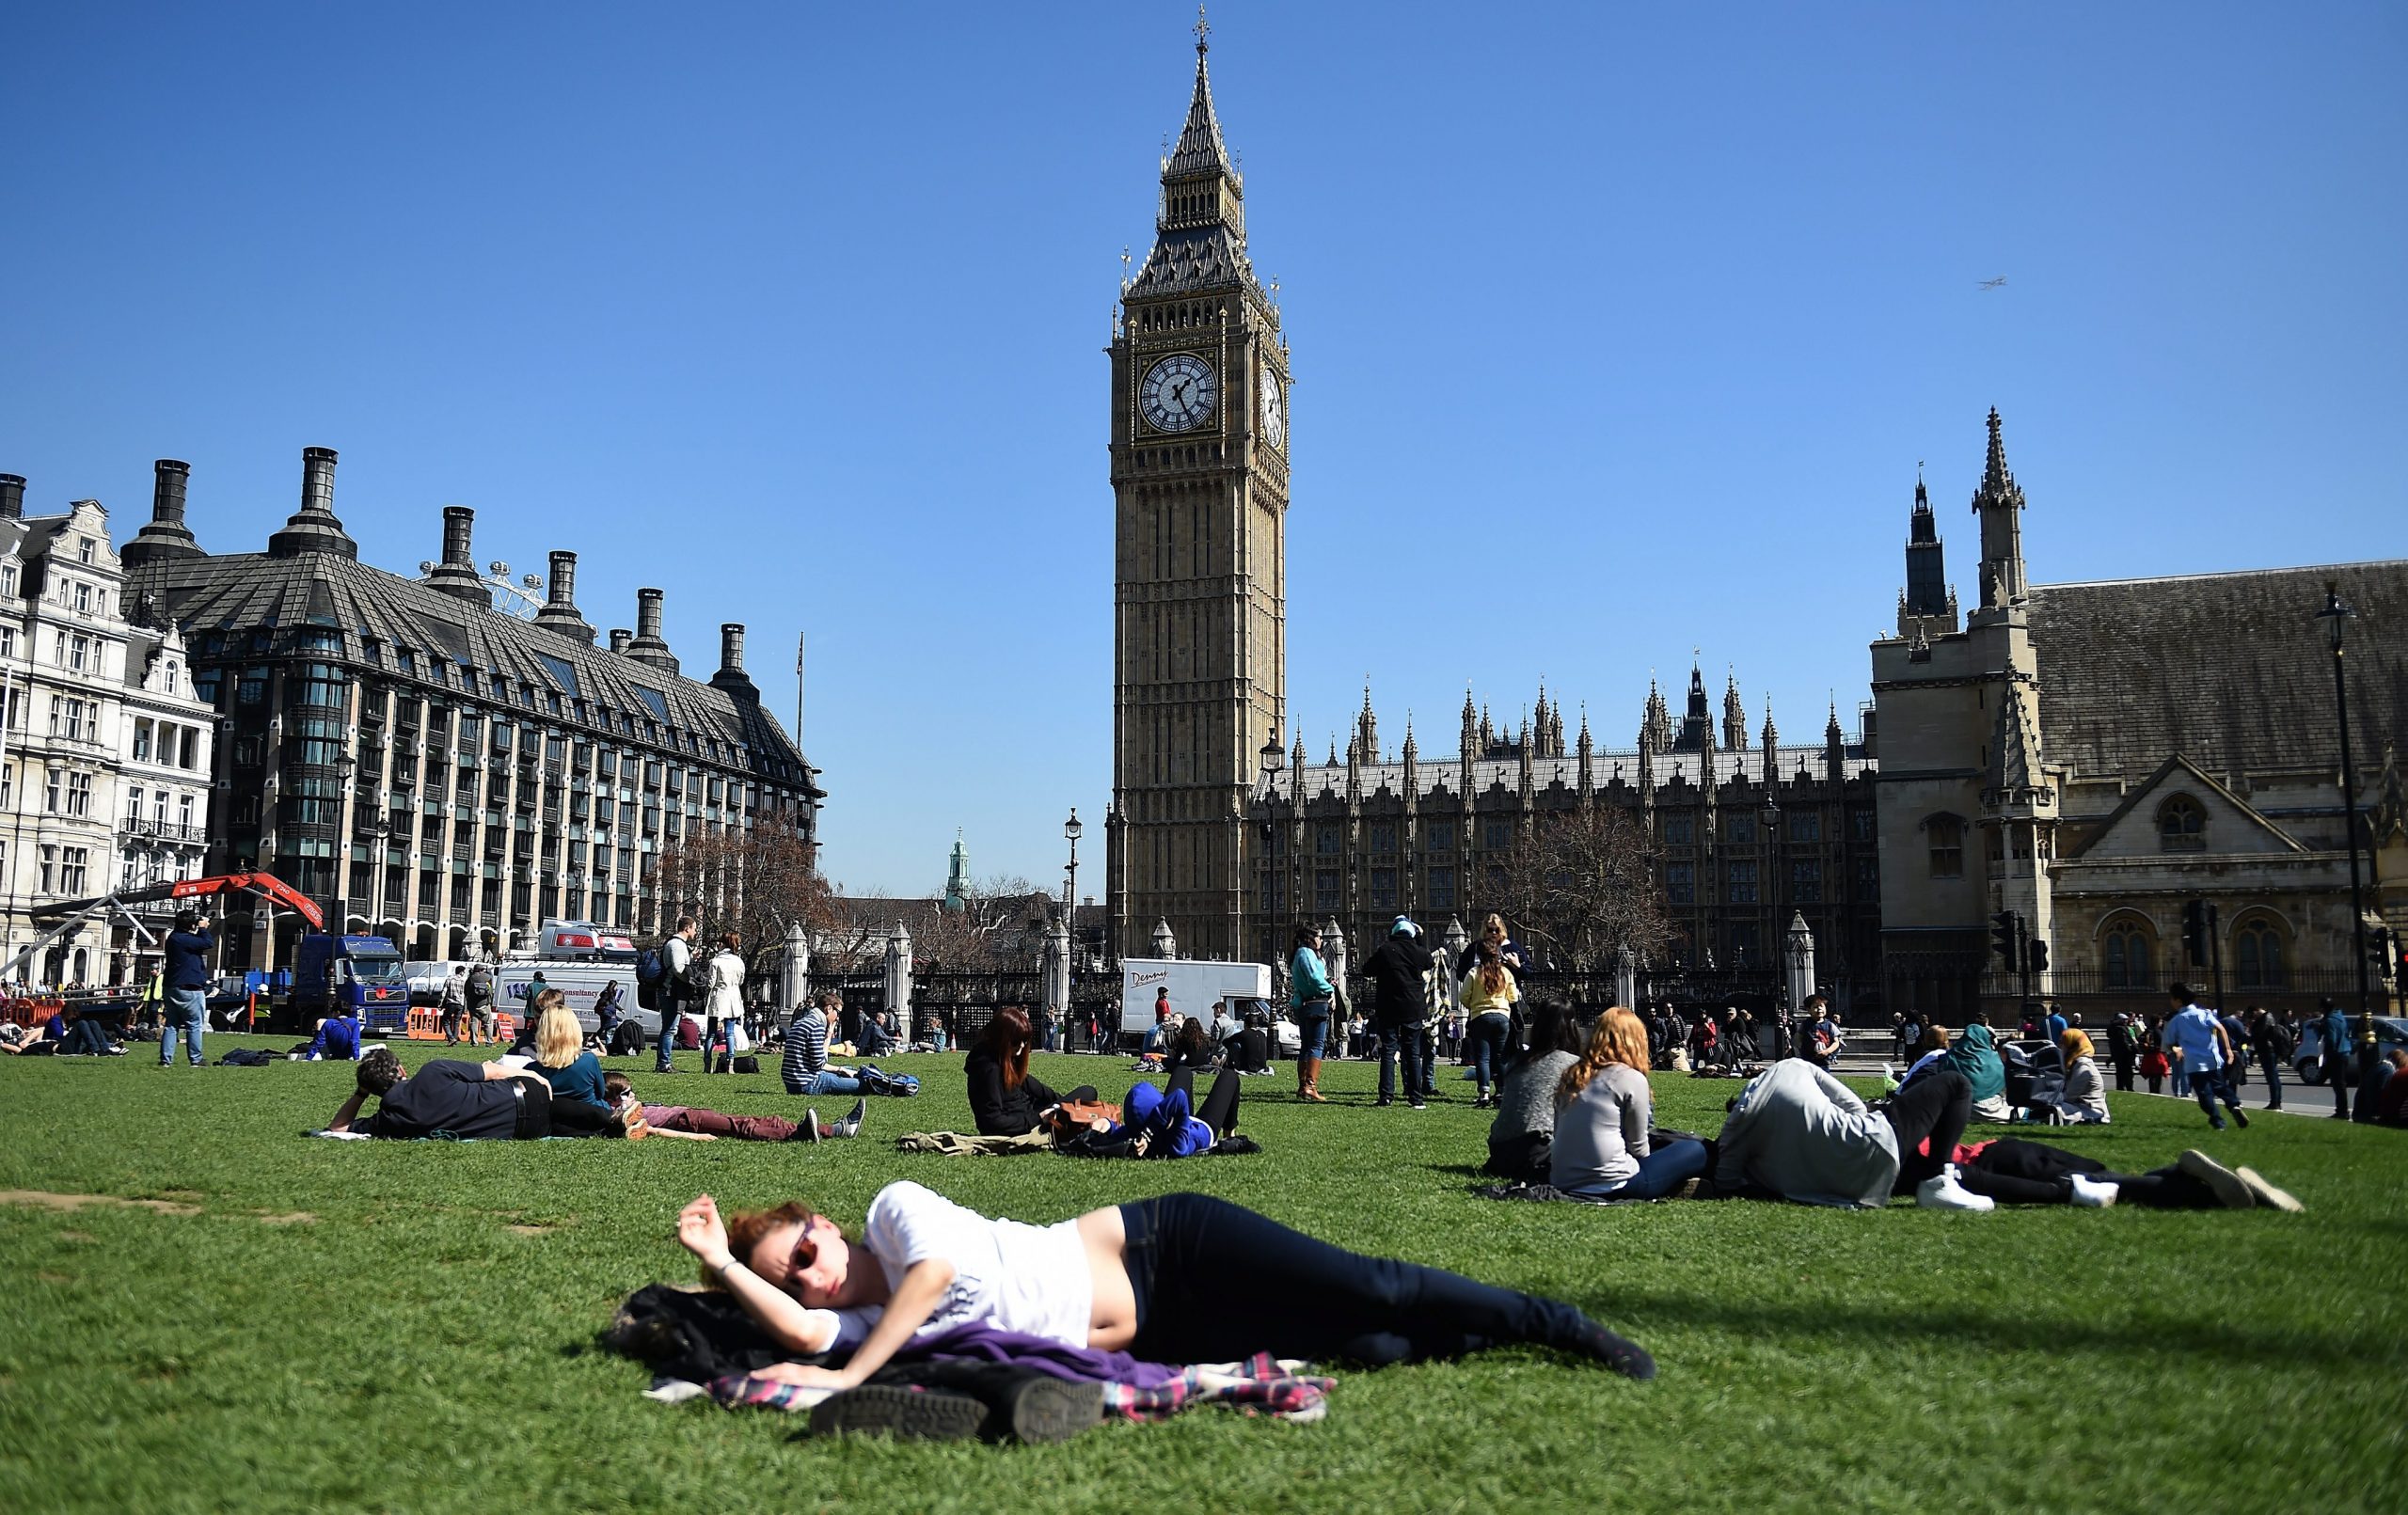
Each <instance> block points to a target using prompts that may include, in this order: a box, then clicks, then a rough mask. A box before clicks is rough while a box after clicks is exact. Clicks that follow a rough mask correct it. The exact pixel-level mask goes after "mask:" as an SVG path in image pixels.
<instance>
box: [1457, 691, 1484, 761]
mask: <svg viewBox="0 0 2408 1515" xmlns="http://www.w3.org/2000/svg"><path fill="white" fill-rule="evenodd" d="M1479 744H1480V712H1479V711H1478V710H1477V709H1475V708H1474V707H1473V705H1472V702H1471V686H1469V685H1465V686H1464V734H1463V746H1461V747H1459V748H1457V749H1455V750H1456V751H1457V752H1458V753H1459V754H1461V755H1462V757H1463V760H1464V761H1465V762H1466V763H1468V762H1470V761H1471V760H1472V759H1473V758H1475V757H1478V756H1479V755H1480V751H1479Z"/></svg>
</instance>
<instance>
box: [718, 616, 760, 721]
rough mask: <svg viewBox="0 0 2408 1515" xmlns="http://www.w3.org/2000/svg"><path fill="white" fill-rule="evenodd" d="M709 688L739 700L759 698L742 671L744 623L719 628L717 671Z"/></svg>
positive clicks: (755, 689) (731, 622)
mask: <svg viewBox="0 0 2408 1515" xmlns="http://www.w3.org/2000/svg"><path fill="white" fill-rule="evenodd" d="M711 687H712V688H714V689H723V690H725V691H726V692H727V693H728V694H729V695H731V696H733V697H735V698H737V699H739V700H753V701H756V702H757V701H758V700H759V699H760V698H761V691H760V690H759V689H757V688H754V687H753V680H752V679H751V677H750V676H748V675H747V674H746V673H745V671H744V623H742V622H740V621H730V622H726V623H723V624H721V626H720V628H719V671H718V672H716V673H714V674H712V675H711Z"/></svg>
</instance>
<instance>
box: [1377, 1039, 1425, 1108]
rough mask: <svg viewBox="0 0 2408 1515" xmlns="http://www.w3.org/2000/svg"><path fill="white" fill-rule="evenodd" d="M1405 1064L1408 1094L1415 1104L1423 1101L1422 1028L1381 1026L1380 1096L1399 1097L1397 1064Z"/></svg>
mask: <svg viewBox="0 0 2408 1515" xmlns="http://www.w3.org/2000/svg"><path fill="white" fill-rule="evenodd" d="M1400 1061H1402V1063H1403V1064H1404V1097H1405V1099H1406V1100H1407V1101H1409V1102H1410V1103H1413V1104H1417V1105H1418V1104H1419V1103H1421V1090H1422V1081H1421V1079H1422V1074H1421V1028H1420V1027H1419V1026H1383V1027H1381V1028H1380V1097H1381V1098H1382V1099H1393V1098H1395V1097H1396V1072H1397V1064H1398V1062H1400Z"/></svg>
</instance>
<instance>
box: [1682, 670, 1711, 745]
mask: <svg viewBox="0 0 2408 1515" xmlns="http://www.w3.org/2000/svg"><path fill="white" fill-rule="evenodd" d="M1713 745H1714V717H1713V714H1712V712H1711V711H1710V710H1709V709H1708V708H1707V705H1706V700H1705V671H1704V670H1703V669H1701V668H1699V667H1698V665H1697V663H1696V660H1695V659H1691V660H1690V663H1689V700H1688V705H1687V709H1686V710H1685V711H1684V712H1683V713H1682V716H1681V729H1680V732H1679V733H1678V734H1676V735H1675V736H1673V738H1672V748H1673V750H1675V751H1679V752H1700V751H1703V750H1706V749H1708V748H1710V747H1712V746H1713Z"/></svg>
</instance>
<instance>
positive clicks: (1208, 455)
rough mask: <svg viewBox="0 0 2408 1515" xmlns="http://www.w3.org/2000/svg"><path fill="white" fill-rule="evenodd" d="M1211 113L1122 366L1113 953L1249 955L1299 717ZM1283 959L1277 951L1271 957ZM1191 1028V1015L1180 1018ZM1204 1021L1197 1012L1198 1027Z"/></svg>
mask: <svg viewBox="0 0 2408 1515" xmlns="http://www.w3.org/2000/svg"><path fill="white" fill-rule="evenodd" d="M1205 55H1206V41H1205V28H1204V27H1203V26H1202V25H1201V24H1198V26H1197V28H1196V93H1195V97H1194V98H1193V99H1192V100H1191V101H1190V102H1189V103H1188V107H1187V124H1186V125H1185V127H1184V128H1182V129H1181V130H1180V135H1179V145H1178V147H1177V148H1175V149H1173V150H1172V151H1171V154H1170V156H1169V157H1168V158H1166V159H1164V161H1163V178H1162V205H1161V209H1160V210H1159V211H1158V212H1157V213H1156V215H1155V218H1154V246H1153V251H1152V252H1151V253H1149V255H1148V256H1147V258H1146V262H1145V266H1144V267H1143V268H1142V269H1141V270H1140V271H1139V272H1138V274H1137V276H1136V277H1135V278H1133V279H1132V280H1130V281H1129V282H1128V284H1127V285H1126V286H1125V287H1124V289H1123V290H1122V292H1121V308H1120V313H1119V318H1118V322H1117V327H1116V330H1115V332H1114V335H1113V340H1112V346H1111V348H1110V349H1109V351H1110V353H1111V355H1112V491H1113V499H1114V506H1115V517H1116V522H1117V529H1116V533H1115V554H1114V582H1115V604H1114V632H1113V641H1114V648H1113V658H1114V671H1113V771H1112V791H1113V817H1112V818H1113V822H1114V827H1113V834H1112V836H1111V838H1110V853H1109V857H1108V859H1107V875H1108V880H1109V881H1108V886H1107V887H1108V888H1109V890H1110V893H1111V915H1112V930H1113V932H1114V935H1115V943H1114V945H1115V946H1116V947H1117V950H1118V951H1119V952H1121V953H1122V954H1123V955H1129V956H1139V957H1142V956H1149V955H1152V953H1153V945H1152V943H1153V939H1154V935H1155V931H1156V928H1157V926H1158V925H1159V924H1161V923H1167V924H1168V925H1169V926H1170V928H1171V931H1172V933H1173V934H1174V936H1175V937H1176V938H1177V940H1178V947H1179V953H1180V955H1181V956H1183V957H1227V958H1241V957H1247V956H1259V955H1261V954H1262V953H1263V952H1264V951H1265V950H1266V947H1265V944H1264V943H1262V942H1259V941H1258V942H1247V941H1244V940H1243V939H1242V937H1243V928H1242V926H1241V924H1240V923H1241V922H1242V920H1243V919H1244V911H1243V908H1242V896H1243V891H1244V884H1245V880H1246V876H1247V868H1248V862H1249V859H1250V858H1251V855H1252V852H1253V849H1254V844H1253V841H1252V839H1251V838H1249V837H1248V836H1247V835H1246V828H1245V826H1244V822H1243V820H1242V819H1241V817H1242V815H1243V814H1244V806H1245V803H1246V801H1247V799H1248V797H1249V794H1250V791H1251V789H1252V786H1253V785H1254V784H1255V783H1257V782H1258V781H1259V769H1258V759H1257V757H1256V754H1257V752H1258V751H1259V750H1261V748H1262V747H1263V745H1264V743H1265V742H1266V741H1272V742H1275V741H1276V740H1277V738H1278V737H1279V734H1280V732H1281V730H1282V725H1283V723H1284V721H1285V719H1286V717H1287V703H1286V702H1287V685H1288V681H1287V626H1286V616H1287V513H1288V348H1287V344H1286V342H1285V341H1284V340H1282V339H1281V337H1280V334H1279V316H1278V312H1277V311H1276V310H1275V309H1274V308H1272V305H1271V301H1270V298H1269V297H1268V296H1267V295H1266V294H1265V293H1264V292H1263V289H1262V285H1261V284H1260V282H1259V281H1258V280H1257V279H1256V278H1255V276H1254V268H1253V265H1252V264H1250V263H1249V262H1248V261H1247V260H1246V251H1245V185H1244V181H1243V180H1242V179H1240V178H1239V176H1238V172H1237V168H1236V166H1234V165H1233V164H1232V163H1231V162H1230V160H1229V151H1228V147H1227V145H1225V144H1224V143H1223V142H1222V140H1221V128H1220V123H1219V122H1218V121H1217V120H1215V119H1214V118H1213V114H1212V80H1211V78H1210V76H1209V74H1208V73H1207V71H1206V69H1205ZM1271 950H1275V948H1273V949H1271ZM1181 1008H1186V1007H1184V1006H1182V1007H1181ZM1197 1008H1201V1007H1197Z"/></svg>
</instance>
